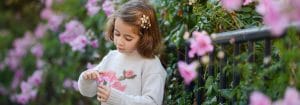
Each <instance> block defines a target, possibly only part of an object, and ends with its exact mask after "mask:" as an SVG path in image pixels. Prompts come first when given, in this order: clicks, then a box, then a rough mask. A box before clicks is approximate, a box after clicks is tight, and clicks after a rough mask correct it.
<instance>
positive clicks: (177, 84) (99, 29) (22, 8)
mask: <svg viewBox="0 0 300 105" xmlns="http://www.w3.org/2000/svg"><path fill="white" fill-rule="evenodd" d="M45 1H46V0H2V1H0V14H1V15H0V51H1V52H0V69H1V70H0V78H1V79H0V103H1V104H3V105H11V104H20V103H19V102H18V101H17V100H16V99H15V98H14V96H16V94H20V93H21V91H22V90H21V82H22V81H26V80H27V79H28V78H30V76H32V74H33V73H34V72H35V71H37V69H42V70H43V76H42V82H41V84H40V85H39V86H37V87H36V89H37V95H36V97H35V98H34V99H32V100H30V101H29V102H28V103H27V104H30V105H40V104H43V105H44V104H45V105H57V104H62V105H72V104H79V105H82V104H84V105H85V104H98V102H97V100H96V98H95V97H94V98H88V97H83V96H82V95H80V93H79V92H78V91H77V90H76V86H74V87H66V86H64V83H65V81H66V80H73V82H76V81H77V79H78V77H79V74H80V73H81V72H82V71H84V70H86V69H87V64H88V63H91V64H98V63H99V61H101V59H102V57H103V56H104V55H105V54H106V53H107V52H108V51H109V50H110V49H113V48H114V46H113V45H112V43H110V42H107V41H106V40H105V39H104V36H103V35H104V33H103V29H104V28H105V23H106V21H107V15H106V13H105V11H104V10H103V9H100V11H99V12H98V13H97V14H96V15H94V16H89V15H87V10H86V8H85V5H86V3H87V0H53V3H52V7H51V8H52V9H53V11H55V13H59V14H63V16H64V19H63V21H62V23H61V24H60V25H59V26H58V29H57V30H55V31H53V30H51V29H48V30H47V31H46V32H45V33H44V34H45V36H44V37H42V38H36V39H35V40H34V41H33V42H34V43H40V44H41V45H42V46H43V52H44V53H43V56H42V57H40V58H39V59H37V58H36V57H35V55H34V54H32V53H29V52H30V51H31V48H32V46H34V44H33V45H31V46H30V47H26V48H27V49H25V50H26V52H28V53H26V55H25V56H22V57H21V60H20V61H21V63H20V66H19V69H21V70H12V69H11V68H10V67H9V66H8V65H7V64H6V63H5V61H6V59H7V56H9V52H10V50H11V49H14V41H15V40H17V39H20V38H25V36H26V34H28V33H31V34H33V33H34V31H35V29H36V27H37V26H38V25H39V24H41V23H43V24H47V22H48V21H47V20H45V19H41V12H42V10H43V9H44V8H45V7H46V5H45ZM104 1H105V0H100V1H99V2H101V3H103V2H104ZM126 1H127V0H114V1H113V5H114V8H115V9H117V8H118V7H119V6H120V5H121V4H122V3H124V2H126ZM150 3H151V4H152V5H153V6H154V7H155V9H156V11H157V16H158V22H159V25H160V29H161V33H162V35H163V37H164V43H165V45H166V48H165V53H164V54H162V55H163V56H162V60H163V62H164V65H165V66H166V70H167V73H168V78H167V81H166V87H165V97H164V98H165V99H164V104H166V105H178V104H179V105H190V104H195V99H194V98H195V93H196V92H197V91H204V96H205V97H201V100H202V102H203V104H207V105H212V104H214V105H215V104H219V101H218V96H222V97H225V99H226V101H225V103H224V104H232V101H231V100H234V99H235V100H236V102H237V104H247V103H248V99H249V94H250V92H252V91H254V90H259V91H262V92H264V93H265V94H266V95H268V96H270V98H271V99H272V100H276V99H279V98H281V97H283V93H284V90H285V89H286V87H288V86H293V87H297V89H299V88H300V81H299V78H300V71H299V68H300V54H299V53H300V44H299V40H300V39H299V35H298V34H297V32H296V31H295V29H289V30H290V31H289V34H288V35H286V37H283V38H281V39H276V40H274V41H272V44H273V45H274V46H273V47H272V57H271V58H272V60H271V62H270V66H269V67H264V66H263V64H264V62H263V61H264V59H265V58H264V57H263V54H264V52H263V49H264V46H263V45H264V43H263V42H256V43H255V51H256V52H255V56H256V59H255V60H256V62H253V63H249V62H247V60H246V59H247V58H248V57H249V55H250V54H249V53H247V52H246V51H245V50H247V46H243V45H242V47H241V49H242V50H244V51H245V52H242V53H241V54H240V55H239V56H233V55H232V54H233V51H232V49H233V46H228V47H226V48H225V49H221V46H220V45H214V46H215V52H219V51H223V52H225V56H226V58H228V60H227V61H226V63H225V64H226V65H225V66H224V67H223V68H222V72H226V75H227V76H228V77H232V72H233V71H232V70H233V68H237V69H238V71H239V72H240V74H241V81H240V84H239V85H238V86H236V87H233V86H232V83H227V88H228V89H219V82H220V80H219V75H220V73H219V72H214V75H213V76H209V75H208V72H207V71H204V77H203V78H204V79H205V80H206V81H205V85H204V86H200V85H199V84H197V82H195V83H196V84H195V87H194V88H193V89H192V90H188V91H186V86H185V85H184V83H183V82H182V78H181V77H180V75H179V72H178V69H177V62H178V54H177V53H176V52H174V51H173V50H174V49H175V50H176V51H177V52H180V49H182V48H183V46H184V45H185V39H184V38H183V36H184V34H185V33H191V32H193V31H202V30H205V31H207V32H208V33H209V34H212V33H219V32H225V31H232V30H237V29H246V28H251V27H259V26H262V17H261V16H260V15H258V14H257V13H256V12H255V3H252V4H250V5H247V6H243V8H241V9H240V10H238V11H235V12H227V11H226V10H224V9H223V8H222V6H221V5H220V2H219V0H151V1H150ZM71 20H78V21H79V22H81V23H82V24H83V26H84V27H85V29H86V31H87V32H86V34H87V35H88V36H91V37H89V38H92V39H98V45H99V47H97V48H94V47H91V46H86V47H85V51H84V52H80V51H73V50H72V48H71V47H70V46H69V45H67V44H63V43H61V42H60V40H59V36H60V34H61V33H62V32H64V31H65V30H66V28H65V25H66V24H67V23H68V22H70V21H71ZM170 46H173V47H171V50H170V49H169V48H170ZM174 46H175V47H174ZM214 59H215V60H214V62H213V63H214V65H215V66H219V65H218V64H219V61H220V59H218V58H214ZM38 60H42V61H44V65H43V66H42V67H40V68H38V67H36V62H38ZM234 60H235V61H238V62H239V63H238V65H233V64H232V62H233V61H234ZM203 65H204V68H207V65H205V64H203ZM1 66H2V67H1ZM17 71H21V73H20V75H17V74H18V73H17ZM215 71H217V70H215ZM21 74H23V75H21ZM17 77H18V78H17ZM16 78H17V79H16ZM227 79H228V81H232V78H227ZM13 81H17V82H16V84H17V86H15V88H13V87H14V86H13ZM74 84H75V83H74Z"/></svg>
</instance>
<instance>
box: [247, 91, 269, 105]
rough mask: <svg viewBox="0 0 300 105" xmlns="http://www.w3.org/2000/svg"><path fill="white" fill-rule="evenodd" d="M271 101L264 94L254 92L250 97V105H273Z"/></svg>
mask: <svg viewBox="0 0 300 105" xmlns="http://www.w3.org/2000/svg"><path fill="white" fill-rule="evenodd" d="M271 103H272V102H271V100H270V99H269V97H267V96H265V95H264V94H262V93H260V92H258V91H254V92H252V93H251V96H250V105H271Z"/></svg>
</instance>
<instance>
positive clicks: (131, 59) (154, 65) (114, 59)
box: [78, 50, 167, 105]
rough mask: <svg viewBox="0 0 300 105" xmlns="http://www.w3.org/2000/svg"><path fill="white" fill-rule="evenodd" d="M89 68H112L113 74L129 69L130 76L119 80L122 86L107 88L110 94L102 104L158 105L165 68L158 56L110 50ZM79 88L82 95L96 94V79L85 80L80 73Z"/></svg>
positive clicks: (162, 87)
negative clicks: (148, 56) (131, 72)
mask: <svg viewBox="0 0 300 105" xmlns="http://www.w3.org/2000/svg"><path fill="white" fill-rule="evenodd" d="M93 70H99V71H107V70H109V71H113V72H115V73H116V76H117V77H120V76H122V75H123V72H124V70H132V71H133V73H134V74H135V75H136V76H135V77H134V78H131V79H125V80H122V81H120V82H121V83H122V84H123V85H125V86H126V87H125V90H124V91H123V92H122V91H119V90H117V89H114V88H111V93H110V96H109V98H108V100H107V102H105V103H101V104H102V105H161V104H162V101H163V95H164V86H165V79H166V75H167V73H166V71H165V69H164V68H163V66H162V64H161V62H160V60H159V59H158V57H155V58H153V59H147V58H143V57H142V56H141V55H140V54H138V52H137V51H134V52H133V53H131V54H124V53H120V52H118V51H117V50H114V51H110V52H109V53H108V54H107V55H106V56H105V57H104V58H103V60H102V61H101V62H100V64H99V65H97V66H96V67H95V68H94V69H93ZM78 85H79V91H80V93H81V94H82V95H83V96H87V97H93V96H95V95H96V91H97V90H96V87H97V85H98V84H97V82H96V81H94V80H85V79H84V78H83V77H82V73H81V75H80V77H79V80H78Z"/></svg>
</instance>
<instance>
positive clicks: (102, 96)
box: [97, 92, 108, 100]
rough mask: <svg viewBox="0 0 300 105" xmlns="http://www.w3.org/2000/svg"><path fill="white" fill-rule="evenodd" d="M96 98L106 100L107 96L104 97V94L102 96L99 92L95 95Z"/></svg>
mask: <svg viewBox="0 0 300 105" xmlns="http://www.w3.org/2000/svg"><path fill="white" fill-rule="evenodd" d="M97 96H98V97H100V98H103V99H104V100H107V98H108V96H107V95H105V94H102V93H100V92H98V93H97Z"/></svg>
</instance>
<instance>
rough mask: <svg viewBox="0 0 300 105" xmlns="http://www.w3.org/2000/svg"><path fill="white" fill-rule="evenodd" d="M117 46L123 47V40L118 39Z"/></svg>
mask: <svg viewBox="0 0 300 105" xmlns="http://www.w3.org/2000/svg"><path fill="white" fill-rule="evenodd" d="M117 44H118V45H119V46H123V45H124V39H123V38H119V40H118V43H117Z"/></svg>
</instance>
